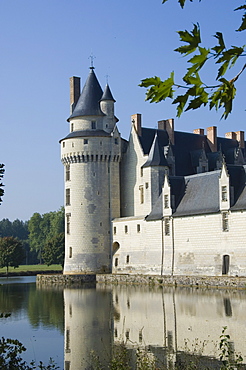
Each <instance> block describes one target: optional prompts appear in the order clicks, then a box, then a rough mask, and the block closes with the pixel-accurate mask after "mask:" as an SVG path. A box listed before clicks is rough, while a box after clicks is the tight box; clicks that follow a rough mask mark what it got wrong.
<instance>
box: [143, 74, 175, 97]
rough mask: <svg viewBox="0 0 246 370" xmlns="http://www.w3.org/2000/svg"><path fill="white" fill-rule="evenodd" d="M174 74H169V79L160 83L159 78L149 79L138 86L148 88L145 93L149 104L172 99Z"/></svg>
mask: <svg viewBox="0 0 246 370" xmlns="http://www.w3.org/2000/svg"><path fill="white" fill-rule="evenodd" d="M173 85H174V72H171V74H170V77H169V78H167V79H166V80H165V81H161V80H160V78H159V77H151V78H146V79H144V80H142V82H141V84H140V85H139V86H141V87H149V86H151V87H150V89H149V90H147V93H146V100H150V102H151V103H153V102H155V103H158V102H160V101H162V100H165V99H166V98H173V93H174V90H173Z"/></svg>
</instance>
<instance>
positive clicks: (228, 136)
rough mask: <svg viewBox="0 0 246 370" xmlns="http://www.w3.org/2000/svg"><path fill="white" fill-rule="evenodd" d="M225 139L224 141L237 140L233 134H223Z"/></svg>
mask: <svg viewBox="0 0 246 370" xmlns="http://www.w3.org/2000/svg"><path fill="white" fill-rule="evenodd" d="M225 138H226V139H232V140H237V136H236V133H235V132H233V131H232V132H227V133H226V134H225Z"/></svg>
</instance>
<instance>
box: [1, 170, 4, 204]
mask: <svg viewBox="0 0 246 370" xmlns="http://www.w3.org/2000/svg"><path fill="white" fill-rule="evenodd" d="M3 175H4V164H2V163H0V204H1V203H2V201H3V199H2V197H3V194H4V190H3V187H4V185H3V183H2V178H3Z"/></svg>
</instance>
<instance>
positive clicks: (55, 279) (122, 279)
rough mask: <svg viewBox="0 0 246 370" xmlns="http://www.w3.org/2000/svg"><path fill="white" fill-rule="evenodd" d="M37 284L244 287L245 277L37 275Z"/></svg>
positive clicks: (245, 286)
mask: <svg viewBox="0 0 246 370" xmlns="http://www.w3.org/2000/svg"><path fill="white" fill-rule="evenodd" d="M36 283H37V284H38V285H42V286H47V285H59V286H61V285H62V286H64V287H67V286H81V285H83V284H85V283H86V284H87V283H91V284H95V283H98V284H127V285H149V286H186V287H195V288H200V287H201V288H202V287H205V288H233V289H246V277H229V276H210V277H204V276H160V275H159V276H157V275H155V276H154V275H152V276H150V275H128V274H122V275H120V274H118V275H116V274H98V275H58V274H57V275H37V280H36Z"/></svg>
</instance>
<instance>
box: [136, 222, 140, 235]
mask: <svg viewBox="0 0 246 370" xmlns="http://www.w3.org/2000/svg"><path fill="white" fill-rule="evenodd" d="M137 232H138V233H140V225H139V224H137Z"/></svg>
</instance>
